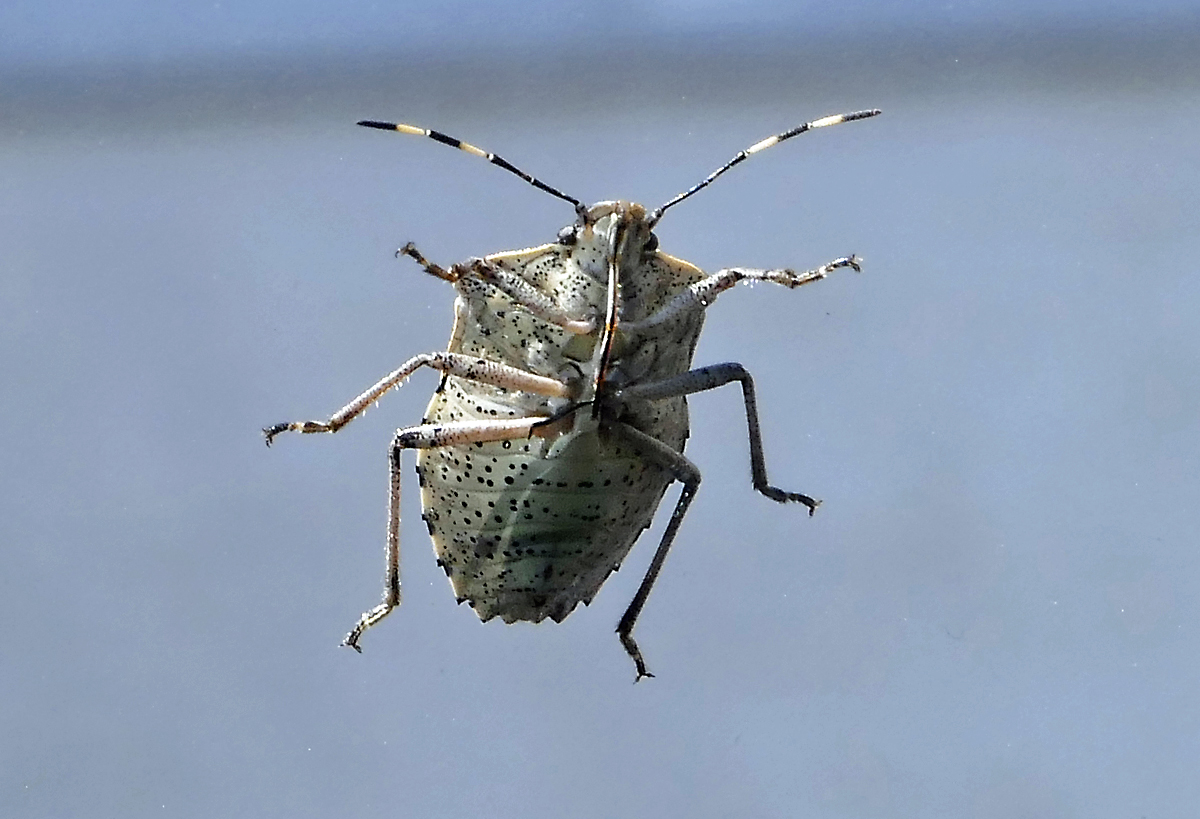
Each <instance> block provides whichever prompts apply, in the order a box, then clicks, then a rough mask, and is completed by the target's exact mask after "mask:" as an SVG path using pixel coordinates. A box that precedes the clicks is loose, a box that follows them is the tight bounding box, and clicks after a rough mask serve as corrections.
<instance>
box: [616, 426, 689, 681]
mask: <svg viewBox="0 0 1200 819" xmlns="http://www.w3.org/2000/svg"><path fill="white" fill-rule="evenodd" d="M609 429H610V430H611V431H612V432H614V433H616V434H618V435H620V436H621V437H623V438H625V439H626V440H628V441H629V442H630V443H631V444H632V445H633V446H635V447H636V448H637V449H638V450H639V451H641V452H642V454H643V455H645V456H646V457H648V458H650V459H651V460H653V461H655V462H656V463H658V464H659V465H661V466H663V467H665V468H666V469H668V470H670V472H671V474H672V475H673V476H674V477H675V480H677V481H680V482H681V483H683V492H682V493H680V495H679V500H678V501H677V502H676V503H675V510H674V511H673V512H672V513H671V520H670V521H669V522H668V523H667V529H666V531H665V532H663V536H662V540H661V541H660V542H659V544H658V549H657V550H656V551H655V552H654V558H653V559H652V560H651V561H650V568H648V569H647V570H646V576H645V577H643V578H642V583H641V585H640V586H638V590H637V593H636V594H634V596H633V600H632V601H630V603H629V608H627V609H625V613H624V614H623V615H621V621H620V622H619V623H618V624H617V636H618V637H619V638H620V639H621V645H623V646H624V647H625V651H626V652H627V653H628V654H629V656H630V657H632V658H633V662H634V664H635V665H636V666H637V677H636V678H635V679H634V682H637V681H638V680H640V679H641V678H642V677H653V676H654V675H653V674H651V673H650V672H649V671H647V670H646V662H645V660H643V659H642V652H641V651H640V650H639V649H638V645H637V642H635V641H634V639H633V627H634V625H636V624H637V619H638V615H639V614H641V612H642V606H644V605H645V604H646V598H647V597H649V596H650V590H651V589H652V588H653V587H654V581H655V580H656V579H657V578H658V573H659V572H660V571H662V567H663V563H664V562H665V561H666V559H667V552H669V551H670V550H671V544H672V543H673V542H674V541H675V533H676V532H678V531H679V524H680V523H682V522H683V516H684V515H685V514H687V510H688V507H689V506H690V505H691V503H692V498H694V497H695V496H696V490H697V489H699V488H700V470H699V469H697V468H696V465H695V464H693V463H692V462H691V461H689V460H688V459H687V458H685V457H684V456H683V455H682V454H680V453H678V452H676V451H675V450H673V449H671V448H670V447H669V446H667V445H666V444H664V443H662V442H661V441H658V440H656V439H654V438H651V437H650V436H649V435H647V434H646V433H644V432H641V431H640V430H637V429H634V428H633V427H631V426H629V425H628V424H622V423H617V424H614V425H613V426H611V427H609Z"/></svg>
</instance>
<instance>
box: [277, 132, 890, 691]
mask: <svg viewBox="0 0 1200 819" xmlns="http://www.w3.org/2000/svg"><path fill="white" fill-rule="evenodd" d="M879 113H880V112H879V111H878V110H868V111H857V112H854V113H849V114H839V115H835V116H828V117H824V118H822V119H818V120H814V121H812V122H808V123H805V124H803V125H800V126H798V127H796V128H792V129H791V130H788V131H784V132H783V133H780V134H777V135H775V136H772V137H768V138H767V139H764V140H762V141H760V142H758V143H756V144H754V145H752V146H751V147H749V148H747V149H746V150H744V151H741V152H739V153H738V154H737V155H736V156H734V157H733V159H731V160H730V161H729V162H727V163H725V164H724V165H722V166H721V167H720V168H718V169H717V170H716V171H714V172H713V173H711V174H709V175H708V176H707V177H705V178H704V179H703V180H702V181H700V182H699V183H697V184H696V185H693V186H692V187H691V188H688V189H687V190H686V191H684V192H683V193H680V194H679V195H678V196H676V197H674V198H673V199H671V200H669V201H668V202H666V203H665V204H663V205H660V206H659V207H657V208H655V209H654V210H647V209H646V208H644V207H643V206H641V205H639V204H636V203H633V202H625V201H606V202H598V203H597V204H594V205H591V206H590V207H589V206H586V205H584V204H583V203H582V202H581V201H580V200H578V199H575V198H574V197H571V196H568V195H566V194H565V193H562V192H561V191H559V190H557V189H555V188H552V187H550V186H549V185H547V184H545V183H544V182H542V181H541V180H539V179H536V178H534V177H532V176H530V175H529V174H527V173H525V172H524V171H522V170H520V169H519V168H517V167H516V166H514V165H512V164H510V163H509V162H508V161H506V160H505V159H503V158H501V157H499V156H496V155H495V154H491V153H488V152H486V151H483V150H481V149H479V148H476V147H475V146H473V145H469V144H467V143H465V142H462V141H460V140H458V139H455V138H453V137H449V136H446V135H445V134H442V133H439V132H437V131H430V130H426V129H423V128H416V127H413V126H411V125H403V124H396V123H385V122H374V121H363V122H360V123H358V124H359V125H363V126H366V127H368V128H378V129H382V130H388V131H398V132H400V133H402V134H411V135H416V136H425V137H429V138H431V139H434V140H436V141H438V142H441V143H444V144H446V145H450V146H453V147H455V148H458V149H460V150H463V151H466V152H467V153H470V154H474V155H476V156H479V157H483V158H485V159H487V160H488V161H490V162H491V163H492V164H494V165H498V166H500V167H501V168H504V169H505V170H506V171H509V172H510V173H513V174H515V175H517V176H519V177H521V178H522V179H524V180H525V181H526V182H528V183H529V184H531V185H533V186H534V187H535V188H538V189H540V190H542V191H544V192H546V193H549V194H550V195H552V196H555V197H557V198H559V199H562V200H565V201H566V202H569V203H570V204H571V205H572V206H573V207H574V208H575V220H574V222H573V223H572V224H570V225H568V226H567V227H565V228H563V229H562V230H561V231H560V232H559V234H558V238H557V241H555V242H552V243H550V244H546V245H541V246H540V247H534V248H529V249H526V250H518V251H513V252H506V253H497V254H494V255H491V256H485V257H483V258H475V259H470V260H468V261H466V262H462V263H460V264H456V265H453V266H452V267H450V268H448V269H447V268H443V267H440V266H438V265H436V264H434V263H432V262H430V261H428V260H427V259H426V258H425V257H424V256H423V255H421V253H420V252H419V251H418V250H417V249H416V248H415V247H414V246H413V245H412V244H411V243H409V244H406V245H405V246H404V247H402V248H400V249H399V250H398V251H397V252H396V255H397V256H408V257H411V258H412V259H414V260H415V261H416V262H417V263H418V264H420V265H421V266H422V267H423V268H424V269H425V271H426V272H428V273H430V274H432V275H434V276H436V277H438V278H439V279H443V280H444V281H447V282H449V283H451V284H452V285H453V286H454V288H455V290H456V291H457V298H456V299H455V303H454V314H455V319H454V327H453V330H452V331H451V335H450V343H449V345H448V347H447V349H446V351H445V352H432V353H425V354H423V355H418V356H415V357H414V358H410V359H409V360H408V361H406V362H404V363H403V364H402V365H401V366H400V367H399V368H398V369H396V370H394V371H393V372H391V373H388V374H387V375H386V376H384V377H383V378H381V379H380V380H379V381H378V382H377V383H376V384H374V385H373V386H372V387H370V389H368V390H366V391H365V392H363V393H362V394H361V395H359V396H358V397H357V398H355V399H354V400H353V401H351V402H350V403H349V404H347V405H346V406H345V407H343V408H342V409H340V410H338V411H337V412H336V413H334V415H333V416H331V417H330V418H329V419H328V420H325V421H298V422H291V423H282V424H275V425H274V426H271V427H267V428H265V429H264V430H263V433H264V434H265V435H266V442H267V445H268V446H270V444H271V442H272V441H273V439H274V438H275V436H277V435H279V434H280V433H282V432H284V431H288V430H291V431H294V432H303V433H316V432H337V431H338V430H339V429H341V428H342V427H343V426H345V425H346V424H347V423H349V422H350V421H351V420H353V419H354V418H356V417H358V416H359V415H360V414H362V412H363V411H364V410H366V408H367V407H369V406H371V405H372V404H374V403H375V402H376V401H377V400H379V398H381V397H382V396H383V394H384V393H386V392H388V391H389V390H391V389H392V388H394V387H397V386H399V385H400V384H401V383H402V382H403V381H404V380H405V379H406V378H408V376H409V375H411V374H412V373H413V372H415V371H416V370H418V369H419V368H421V367H430V368H432V369H434V370H437V371H438V372H440V373H441V380H440V383H439V385H438V387H437V390H436V392H435V393H434V395H433V399H432V400H431V401H430V403H429V406H428V408H427V409H426V411H425V417H424V418H423V419H422V421H421V423H420V424H418V425H416V426H410V427H404V428H402V429H399V430H397V432H396V434H395V437H394V438H393V440H392V444H391V450H390V471H391V493H390V500H389V506H388V524H387V548H386V563H387V569H386V577H385V585H384V594H383V601H382V602H381V603H380V604H379V605H377V606H375V607H374V608H371V609H369V610H368V611H366V612H365V613H364V614H363V615H362V616H361V617H360V618H359V621H358V623H357V624H355V626H354V628H353V629H352V630H351V631H350V633H349V634H348V635H347V636H346V639H345V641H344V644H345V645H349V646H350V647H352V648H354V649H355V650H358V651H361V648H360V647H359V643H360V641H361V639H362V636H363V634H364V632H366V631H367V630H368V629H369V628H371V627H372V626H374V625H376V624H377V623H379V621H380V620H382V619H383V618H384V617H386V616H387V615H388V614H389V613H390V612H391V611H392V610H393V609H395V608H396V607H397V606H398V605H399V604H400V473H401V469H400V467H401V453H402V452H403V451H404V450H406V449H416V450H418V455H417V476H418V478H419V483H420V487H421V505H422V510H423V513H422V517H423V518H424V520H425V523H426V526H427V527H428V529H429V534H430V537H431V538H432V540H433V544H434V549H435V551H436V553H437V557H438V564H439V565H440V566H441V568H442V569H443V570H444V571H445V573H446V575H447V576H448V577H449V579H450V584H451V586H452V587H453V589H454V593H455V595H456V596H457V598H458V602H459V603H463V602H466V603H468V604H470V605H471V607H472V608H474V609H475V613H476V614H477V615H478V616H479V618H480V619H481V620H483V621H485V622H486V621H488V620H490V619H492V618H493V617H500V618H501V619H502V620H504V621H505V622H506V623H513V622H516V621H519V620H526V621H533V622H540V621H542V620H544V619H545V618H547V617H549V618H551V619H553V620H555V621H556V622H561V621H562V620H563V619H564V618H565V617H566V616H567V615H568V614H570V613H571V612H572V611H573V610H574V609H575V607H576V606H577V605H578V604H579V603H580V601H582V602H583V603H584V604H588V603H590V602H591V601H592V598H593V597H594V596H595V595H596V593H597V591H598V590H599V589H600V586H601V584H603V583H604V581H605V579H606V578H607V577H608V575H609V574H610V573H611V572H612V571H614V570H615V569H616V568H618V566H619V565H620V564H621V561H622V560H624V558H625V556H626V555H627V554H628V552H629V550H630V549H631V548H632V546H633V544H634V541H636V540H637V538H638V537H639V536H640V535H641V533H642V531H644V530H645V529H646V528H647V527H648V526H649V525H650V523H651V520H652V519H653V517H654V513H655V511H656V509H657V508H658V504H659V501H660V500H661V499H662V497H663V494H664V493H665V491H666V489H667V487H668V486H669V485H670V484H671V483H672V482H674V481H679V482H681V483H682V484H683V490H682V492H681V493H680V496H679V499H678V500H677V501H676V503H675V509H674V511H673V512H672V514H671V518H670V521H669V522H668V524H667V527H666V530H665V532H664V533H663V536H662V540H661V541H660V543H659V545H658V549H657V551H656V552H655V553H654V557H653V559H652V560H651V563H650V567H649V569H648V570H647V572H646V575H645V577H644V578H643V580H642V582H641V585H640V586H639V587H638V590H637V592H636V594H635V595H634V597H633V600H632V602H630V604H629V607H628V608H627V609H626V611H625V614H624V615H623V616H622V617H621V620H620V622H619V624H618V626H617V634H618V636H619V638H620V641H621V644H622V645H623V646H624V648H625V650H626V651H627V652H628V654H629V656H630V657H631V658H632V659H633V662H634V664H635V665H636V666H637V676H636V679H637V680H640V679H641V678H643V677H649V676H653V675H652V674H650V672H649V671H647V669H646V663H645V661H644V659H643V658H642V653H641V651H640V650H639V648H638V645H637V643H636V642H635V641H634V639H633V629H634V625H635V624H636V623H637V619H638V615H639V614H640V612H641V610H642V607H643V606H644V605H645V603H646V599H647V597H648V596H649V594H650V591H651V589H652V588H653V586H654V582H655V579H656V578H657V577H658V574H659V572H660V570H661V569H662V566H663V562H664V560H665V559H666V557H667V552H668V551H669V550H670V548H671V544H672V543H673V542H674V540H675V536H676V534H677V532H678V530H679V525H680V523H681V522H682V521H683V518H684V515H685V514H686V513H687V510H688V507H689V505H690V504H691V503H692V499H693V498H694V497H695V495H696V490H697V489H698V487H699V486H700V472H699V470H698V469H697V468H696V466H695V465H694V464H692V462H691V461H689V460H688V459H687V458H686V457H684V455H683V449H684V443H685V442H686V440H687V437H688V412H687V396H688V395H691V394H693V393H697V392H702V391H704V390H710V389H714V388H716V387H720V386H723V385H726V384H732V383H738V384H740V385H741V388H742V396H743V399H744V402H745V411H746V421H747V425H748V428H749V439H750V467H751V475H752V479H753V483H754V488H755V489H756V490H757V491H759V492H761V493H762V494H763V495H766V496H767V497H768V498H770V499H771V500H774V501H778V502H780V503H788V502H798V503H801V504H803V505H805V506H806V507H808V510H809V514H810V515H811V514H812V513H813V511H814V510H815V509H816V508H817V505H818V503H819V501H817V500H814V499H813V498H811V497H809V496H808V495H803V494H800V493H796V492H786V491H784V490H782V489H778V488H776V487H775V486H772V485H771V484H770V483H769V482H768V480H767V470H766V463H765V459H764V457H763V446H762V436H761V434H760V432H759V422H758V409H757V406H756V401H755V393H754V382H753V380H752V379H751V377H750V374H749V373H748V372H746V370H745V369H743V367H742V366H741V365H740V364H735V363H727V364H716V365H712V366H706V367H699V368H696V369H692V368H691V364H692V354H693V352H694V350H695V346H696V341H697V339H698V337H699V335H700V330H701V327H702V325H703V322H704V312H705V309H706V308H707V307H708V306H709V305H710V304H712V302H713V301H714V300H715V299H716V298H717V296H718V295H719V294H721V293H722V292H724V291H725V290H728V289H729V288H731V287H733V286H734V285H735V284H737V283H738V282H741V281H749V282H755V281H761V282H771V283H774V284H780V285H783V286H785V287H789V288H795V287H799V286H801V285H804V284H808V283H810V282H815V281H818V280H820V279H823V278H825V277H826V276H827V275H828V274H829V273H830V272H832V271H834V270H836V269H838V268H847V267H848V268H853V269H854V270H859V269H860V268H859V263H858V260H857V259H856V257H854V256H846V257H842V258H839V259H835V260H834V261H832V262H829V263H828V264H826V265H823V266H821V267H818V268H816V269H813V270H809V271H807V272H802V273H796V272H794V271H792V270H786V269H777V270H758V269H748V268H739V267H732V268H727V269H724V270H720V271H718V272H716V273H712V274H706V273H704V272H703V271H702V270H700V269H699V268H697V267H695V266H694V265H692V264H689V263H688V262H685V261H683V260H682V259H677V258H675V257H673V256H669V255H667V254H666V253H663V252H661V251H660V250H658V238H657V237H656V236H655V234H654V227H655V225H657V224H658V222H659V220H660V219H661V218H662V216H663V214H664V213H665V212H666V211H667V210H668V209H669V208H671V207H674V206H675V205H677V204H679V203H680V202H682V201H684V200H685V199H687V198H688V197H690V196H692V195H693V194H695V193H696V192H698V191H700V190H701V189H703V188H705V187H707V186H708V185H709V184H711V183H712V182H713V180H715V179H716V178H717V177H719V176H720V175H721V174H723V173H725V172H726V171H728V170H729V169H730V168H732V167H733V166H735V165H737V164H739V163H741V162H742V161H744V160H745V159H747V158H748V157H750V156H752V155H753V154H756V153H758V152H759V151H762V150H765V149H766V148H769V147H771V146H773V145H776V144H778V143H780V142H783V141H784V140H787V139H791V138H792V137H795V136H799V135H800V134H803V133H807V132H808V131H812V130H815V129H818V128H824V127H827V126H830V125H837V124H840V123H843V122H851V121H854V120H860V119H866V118H868V117H873V116H875V115H877V114H879Z"/></svg>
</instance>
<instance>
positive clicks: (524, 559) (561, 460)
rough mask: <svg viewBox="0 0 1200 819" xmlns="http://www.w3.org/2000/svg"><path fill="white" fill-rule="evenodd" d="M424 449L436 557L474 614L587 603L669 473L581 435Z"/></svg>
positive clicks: (552, 610) (518, 616)
mask: <svg viewBox="0 0 1200 819" xmlns="http://www.w3.org/2000/svg"><path fill="white" fill-rule="evenodd" d="M537 443H539V442H532V443H531V444H522V443H518V442H509V446H507V447H505V445H504V444H503V443H493V444H484V445H482V446H478V445H471V446H466V447H455V448H445V449H437V450H424V451H422V453H421V456H420V459H419V462H418V468H419V470H420V471H421V484H422V495H421V500H422V506H423V508H424V510H425V511H424V517H425V521H426V524H427V525H428V527H429V532H430V536H431V538H432V539H433V543H434V549H435V551H436V552H437V555H438V559H439V562H440V564H441V566H442V568H443V570H444V571H445V572H446V574H447V576H448V577H449V578H450V582H451V584H452V586H453V587H454V592H455V594H456V596H457V597H458V598H459V599H460V600H464V601H467V602H469V603H470V604H471V605H472V607H473V608H474V609H475V612H476V614H478V615H479V617H480V619H482V620H490V619H491V618H492V617H497V616H498V617H500V618H501V619H503V620H504V621H505V622H509V623H512V622H516V621H518V620H530V621H533V622H538V621H541V620H543V619H545V618H546V617H550V618H552V619H554V620H556V621H560V620H562V619H563V618H565V617H566V616H567V615H568V614H570V613H571V611H572V610H573V609H574V608H575V607H576V606H577V605H578V604H579V602H580V601H583V602H585V603H588V602H591V600H592V597H593V596H595V594H596V591H597V590H598V589H599V588H600V585H601V584H602V583H603V582H604V580H605V578H607V577H608V575H609V573H611V572H612V571H613V569H615V568H616V567H617V566H618V565H620V562H621V561H622V560H623V559H624V557H625V555H626V554H628V552H629V550H630V548H631V547H632V546H633V543H634V541H635V540H636V539H637V537H638V535H640V534H641V532H642V530H643V529H645V528H646V526H648V525H649V523H650V521H651V519H652V518H653V516H654V511H655V509H656V508H657V506H658V502H659V499H660V498H661V497H662V494H663V491H664V490H665V489H666V487H667V484H668V483H669V482H670V476H669V475H667V474H665V473H663V472H662V471H661V470H659V469H657V468H656V467H655V466H653V465H652V464H648V463H647V462H646V461H645V459H638V458H636V457H634V456H633V453H626V452H622V451H619V450H614V449H613V448H612V447H607V446H605V445H604V444H603V443H602V441H601V436H600V435H598V434H586V435H582V436H579V438H577V439H576V440H574V441H573V442H572V444H571V445H570V446H569V447H568V448H566V449H565V450H564V451H563V452H562V453H560V454H559V456H558V457H553V458H547V457H545V454H544V453H538V452H530V451H526V448H527V447H536V446H537Z"/></svg>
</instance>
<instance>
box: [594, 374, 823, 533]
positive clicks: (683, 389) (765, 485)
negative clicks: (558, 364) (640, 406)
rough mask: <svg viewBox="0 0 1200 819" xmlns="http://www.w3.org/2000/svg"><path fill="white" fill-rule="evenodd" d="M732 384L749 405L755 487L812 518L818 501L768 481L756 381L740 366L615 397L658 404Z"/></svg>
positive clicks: (679, 378)
mask: <svg viewBox="0 0 1200 819" xmlns="http://www.w3.org/2000/svg"><path fill="white" fill-rule="evenodd" d="M733 381H737V382H739V383H741V385H742V399H743V400H744V401H745V404H746V426H747V427H748V428H749V433H750V475H751V478H752V480H753V481H754V488H755V489H757V490H758V491H759V492H761V493H762V494H764V495H766V496H767V497H768V498H770V499H771V500H773V501H778V502H779V503H787V502H789V501H796V502H799V503H802V504H804V505H805V506H807V507H808V514H809V515H810V516H811V515H812V514H813V512H815V511H816V509H817V507H818V506H820V505H821V502H820V501H819V500H815V499H814V498H811V497H809V496H808V495H802V494H800V493H799V492H785V491H784V490H782V489H779V488H778V487H775V486H772V485H771V484H770V483H769V482H768V481H767V462H766V458H765V456H764V455H763V445H762V432H761V430H760V428H759V423H758V401H757V400H756V399H755V396H754V379H753V378H751V377H750V373H748V372H746V368H745V367H743V366H742V365H741V364H735V363H728V364H713V365H711V366H709V367H699V368H697V369H694V370H689V371H688V372H685V373H681V374H679V375H676V376H673V377H671V378H665V379H663V380H662V381H654V382H651V383H648V384H635V385H633V386H631V387H626V388H625V389H623V390H619V391H618V392H616V393H615V394H614V396H613V397H614V398H615V399H617V400H618V401H655V400H658V399H662V398H673V397H676V396H680V395H691V394H693V393H697V392H704V391H705V390H712V389H716V388H717V387H723V386H725V385H726V384H729V383H731V382H733Z"/></svg>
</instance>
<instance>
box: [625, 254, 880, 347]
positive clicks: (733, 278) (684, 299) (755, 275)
mask: <svg viewBox="0 0 1200 819" xmlns="http://www.w3.org/2000/svg"><path fill="white" fill-rule="evenodd" d="M842 267H850V268H853V269H854V270H856V271H858V272H860V273H861V272H862V267H861V266H860V265H859V261H858V257H857V256H853V255H851V256H843V257H842V258H840V259H834V260H833V261H832V262H829V263H828V264H823V265H821V266H820V267H817V268H814V269H812V270H806V271H804V272H803V273H797V272H796V271H794V270H787V269H782V270H757V269H753V268H747V267H729V268H726V269H724V270H718V271H717V272H716V273H713V274H712V275H711V276H705V277H704V278H703V279H701V280H700V281H698V282H696V283H695V284H693V285H691V286H690V287H688V288H687V289H686V290H684V291H683V292H682V293H680V294H679V295H678V296H676V297H675V298H673V299H671V300H670V301H669V302H667V303H666V304H665V305H664V306H663V307H662V309H660V310H659V311H658V312H657V313H654V314H653V315H650V316H647V317H646V318H644V319H641V320H640V321H626V322H622V323H621V330H623V331H624V332H626V333H646V332H649V331H652V330H655V329H657V328H658V327H660V326H662V325H664V324H669V323H671V322H673V321H676V320H678V319H679V318H681V317H683V316H685V315H687V314H690V313H694V312H697V311H700V310H705V309H707V308H708V306H709V305H710V304H712V303H713V302H714V301H716V300H717V296H719V295H721V294H722V293H724V292H725V291H726V290H728V289H729V288H731V287H733V286H734V285H736V284H737V283H738V282H742V281H750V282H772V283H773V284H781V285H783V286H784V287H789V288H793V289H794V288H797V287H800V286H801V285H805V284H811V283H812V282H816V281H820V280H821V279H823V278H825V277H826V276H828V275H829V274H830V273H832V272H833V271H834V270H837V269H838V268H842Z"/></svg>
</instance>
